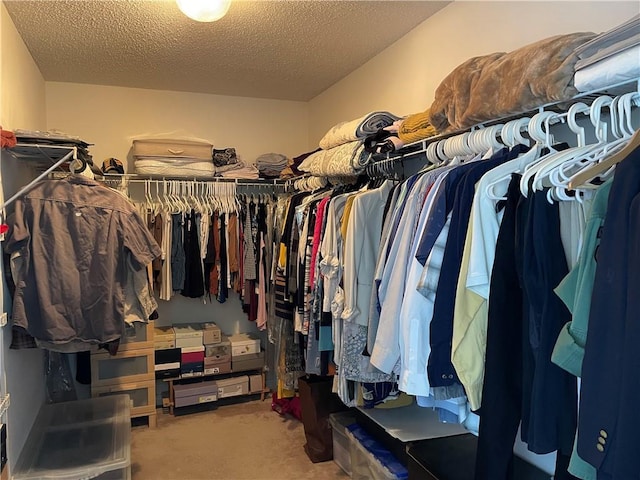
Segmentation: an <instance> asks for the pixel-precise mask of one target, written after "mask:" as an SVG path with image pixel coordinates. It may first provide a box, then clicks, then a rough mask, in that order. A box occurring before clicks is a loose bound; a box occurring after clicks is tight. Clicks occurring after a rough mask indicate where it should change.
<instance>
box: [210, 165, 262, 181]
mask: <svg viewBox="0 0 640 480" xmlns="http://www.w3.org/2000/svg"><path fill="white" fill-rule="evenodd" d="M219 176H220V177H223V178H242V179H246V180H257V179H258V178H260V172H258V169H257V168H256V167H255V166H253V165H245V166H244V167H242V168H236V169H234V170H227V171H225V172H222V173H221V174H220V175H219Z"/></svg>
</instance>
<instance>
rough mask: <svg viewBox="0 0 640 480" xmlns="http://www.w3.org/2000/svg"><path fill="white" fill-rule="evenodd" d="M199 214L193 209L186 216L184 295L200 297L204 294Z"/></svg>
mask: <svg viewBox="0 0 640 480" xmlns="http://www.w3.org/2000/svg"><path fill="white" fill-rule="evenodd" d="M199 216H200V215H199V214H198V215H196V213H195V212H194V211H193V210H191V213H190V214H187V215H185V218H184V253H185V274H184V287H183V289H182V295H183V296H185V297H189V298H198V297H201V296H203V295H204V277H203V273H202V257H201V255H200V234H199V233H198V228H197V226H198V223H199Z"/></svg>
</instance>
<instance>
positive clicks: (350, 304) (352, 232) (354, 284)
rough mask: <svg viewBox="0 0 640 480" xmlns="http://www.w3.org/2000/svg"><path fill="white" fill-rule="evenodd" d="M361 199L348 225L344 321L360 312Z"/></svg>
mask: <svg viewBox="0 0 640 480" xmlns="http://www.w3.org/2000/svg"><path fill="white" fill-rule="evenodd" d="M361 203H362V202H361V198H358V197H356V198H355V199H354V200H353V204H352V206H351V215H350V216H349V223H348V224H347V238H346V239H345V243H344V273H343V277H342V278H343V285H344V310H343V311H342V319H343V320H346V321H351V320H353V319H354V318H355V317H356V316H357V315H358V314H359V313H360V312H359V311H358V305H357V300H358V269H359V266H360V261H361V256H362V245H358V243H359V240H361V239H362V233H363V227H364V226H363V225H361V222H362V220H363V218H362V217H363V215H362V214H361V212H360V208H361Z"/></svg>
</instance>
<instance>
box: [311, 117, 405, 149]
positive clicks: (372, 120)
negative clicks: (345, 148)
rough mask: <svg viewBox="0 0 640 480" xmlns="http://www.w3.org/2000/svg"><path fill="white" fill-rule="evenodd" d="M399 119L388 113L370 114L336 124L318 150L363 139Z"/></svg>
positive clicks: (322, 140)
mask: <svg viewBox="0 0 640 480" xmlns="http://www.w3.org/2000/svg"><path fill="white" fill-rule="evenodd" d="M399 119H400V117H396V116H395V115H394V114H392V113H389V112H372V113H369V114H367V115H365V116H364V117H361V118H358V119H356V120H351V121H349V122H341V123H338V124H337V125H335V126H333V127H332V128H331V129H329V131H328V132H327V133H325V135H324V137H322V139H321V140H320V148H322V149H323V150H329V149H330V148H333V147H337V146H339V145H344V144H345V143H349V142H353V141H356V140H359V139H362V138H365V137H366V136H367V135H372V134H374V133H376V132H377V131H378V130H380V129H381V128H384V127H387V126H389V125H391V124H392V123H393V122H395V121H396V120H399Z"/></svg>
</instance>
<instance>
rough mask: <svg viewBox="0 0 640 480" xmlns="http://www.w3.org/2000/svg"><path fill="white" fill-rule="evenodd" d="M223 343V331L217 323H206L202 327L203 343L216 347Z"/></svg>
mask: <svg viewBox="0 0 640 480" xmlns="http://www.w3.org/2000/svg"><path fill="white" fill-rule="evenodd" d="M221 341H222V331H221V330H220V327H218V326H217V325H216V324H215V323H205V324H204V325H202V343H204V344H205V345H214V344H216V343H220V342H221Z"/></svg>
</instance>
